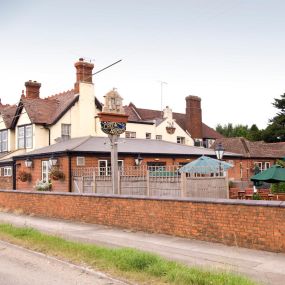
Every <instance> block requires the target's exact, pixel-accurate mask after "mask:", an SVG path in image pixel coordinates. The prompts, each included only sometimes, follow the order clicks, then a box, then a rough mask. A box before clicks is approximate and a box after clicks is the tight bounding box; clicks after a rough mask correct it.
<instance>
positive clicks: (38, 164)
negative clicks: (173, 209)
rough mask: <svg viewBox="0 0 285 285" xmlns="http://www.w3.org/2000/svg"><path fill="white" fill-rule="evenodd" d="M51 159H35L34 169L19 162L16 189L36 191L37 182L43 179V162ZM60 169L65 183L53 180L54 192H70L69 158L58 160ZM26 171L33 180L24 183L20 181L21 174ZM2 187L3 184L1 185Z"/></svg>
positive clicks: (23, 162)
mask: <svg viewBox="0 0 285 285" xmlns="http://www.w3.org/2000/svg"><path fill="white" fill-rule="evenodd" d="M48 159H49V157H45V158H37V159H33V167H32V168H27V167H26V166H25V161H23V160H22V161H17V166H16V189H17V190H35V188H34V187H35V185H36V182H37V180H41V179H42V161H43V160H48ZM58 167H59V169H60V170H61V171H63V173H64V174H65V179H64V181H60V180H51V182H52V189H51V190H52V191H59V192H67V191H68V190H69V187H68V178H69V171H68V158H67V157H59V158H58ZM20 171H26V172H28V173H31V175H32V179H31V181H29V182H28V181H27V182H22V181H20V179H19V178H18V177H19V172H20ZM0 185H1V184H0Z"/></svg>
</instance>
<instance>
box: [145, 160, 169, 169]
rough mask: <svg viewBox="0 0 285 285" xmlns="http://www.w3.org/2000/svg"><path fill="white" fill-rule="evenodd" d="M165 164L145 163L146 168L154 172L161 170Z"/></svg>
mask: <svg viewBox="0 0 285 285" xmlns="http://www.w3.org/2000/svg"><path fill="white" fill-rule="evenodd" d="M165 165H166V163H165V162H157V161H151V162H147V168H148V170H149V171H155V170H158V169H159V170H162V169H163V168H164V167H165Z"/></svg>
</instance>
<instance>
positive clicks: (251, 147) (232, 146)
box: [212, 137, 285, 158]
mask: <svg viewBox="0 0 285 285" xmlns="http://www.w3.org/2000/svg"><path fill="white" fill-rule="evenodd" d="M218 143H221V144H222V145H223V147H224V148H225V150H226V151H230V152H234V153H240V154H242V155H243V156H245V157H252V158H253V157H254V158H282V157H284V156H285V143H284V142H280V143H265V142H263V141H257V142H252V141H249V140H247V139H245V138H242V137H238V138H221V139H217V140H216V142H215V144H214V145H213V146H212V148H215V145H216V144H218Z"/></svg>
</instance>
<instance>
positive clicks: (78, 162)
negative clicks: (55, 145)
mask: <svg viewBox="0 0 285 285" xmlns="http://www.w3.org/2000/svg"><path fill="white" fill-rule="evenodd" d="M76 165H77V166H85V157H84V156H77V157H76Z"/></svg>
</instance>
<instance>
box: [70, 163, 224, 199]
mask: <svg viewBox="0 0 285 285" xmlns="http://www.w3.org/2000/svg"><path fill="white" fill-rule="evenodd" d="M178 168H179V167H178V166H177V165H175V166H167V167H166V166H159V167H147V166H139V167H138V166H134V167H124V168H121V169H120V170H119V189H120V191H119V192H120V194H122V195H145V196H156V197H207V198H227V191H228V185H227V179H226V177H195V176H194V177H193V176H187V177H186V175H184V174H183V175H181V174H180V173H179V172H178ZM72 175H73V191H74V192H79V193H98V194H112V176H111V169H110V168H104V167H90V168H77V169H74V170H73V173H72Z"/></svg>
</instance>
